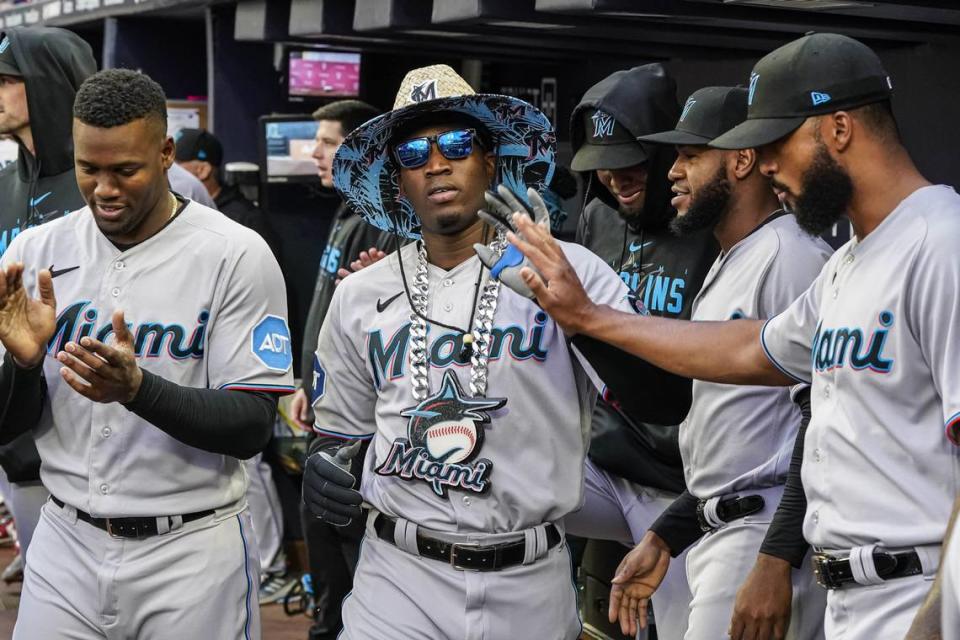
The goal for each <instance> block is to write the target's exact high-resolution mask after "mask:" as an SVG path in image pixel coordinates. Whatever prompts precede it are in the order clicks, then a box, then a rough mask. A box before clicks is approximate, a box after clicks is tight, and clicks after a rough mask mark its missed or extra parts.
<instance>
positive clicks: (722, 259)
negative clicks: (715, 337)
mask: <svg viewBox="0 0 960 640" xmlns="http://www.w3.org/2000/svg"><path fill="white" fill-rule="evenodd" d="M830 253H831V249H830V247H829V246H828V245H827V243H825V242H824V241H823V240H820V239H819V238H814V237H812V236H810V235H808V234H806V233H804V232H803V231H802V230H801V229H800V227H799V226H798V225H797V221H796V218H794V217H793V216H792V215H789V214H785V213H783V212H780V213H775V214H771V218H768V219H767V222H766V223H765V224H763V225H762V226H761V227H759V228H757V229H756V230H754V231H753V233H751V234H750V235H748V236H747V237H745V238H743V239H742V240H741V241H740V242H738V243H737V244H736V245H734V246H733V247H731V248H730V250H729V251H727V252H726V253H722V254H721V255H720V256H718V257H717V259H716V261H715V262H714V264H713V267H711V269H710V271H709V272H708V273H707V277H706V279H705V280H704V282H703V286H702V287H701V289H700V293H699V294H698V295H697V297H696V299H695V300H694V303H693V315H692V319H693V320H695V321H723V320H730V319H734V318H751V319H758V318H772V317H773V316H775V315H777V314H778V313H780V312H781V311H783V310H784V309H786V308H787V307H788V306H790V303H791V302H793V301H794V300H795V299H796V298H797V297H798V296H799V295H800V294H801V293H803V292H804V290H806V289H807V287H809V286H810V283H811V282H813V280H814V279H815V278H816V277H817V274H818V273H819V272H820V270H821V269H822V268H823V265H824V263H825V262H826V261H827V258H829V257H830ZM799 425H800V410H799V408H798V407H797V405H796V404H794V403H793V402H792V401H791V400H790V394H789V393H788V391H787V390H786V389H780V388H776V387H758V386H745V385H744V386H740V385H729V384H717V383H715V382H704V381H702V380H694V382H693V402H692V403H691V406H690V413H688V414H687V418H686V420H684V421H683V423H682V424H681V425H680V454H681V456H682V458H683V471H684V476H685V478H686V481H687V487H688V488H689V489H690V492H691V493H692V494H693V495H695V496H697V497H699V498H710V497H713V496H719V495H723V494H726V493H732V492H735V491H739V490H741V489H754V488H760V487H770V486H774V485H778V484H782V483H783V482H784V480H785V479H786V476H787V470H788V468H789V466H790V456H791V453H792V451H793V443H794V440H796V436H797V427H798V426H799Z"/></svg>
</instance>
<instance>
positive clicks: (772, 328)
mask: <svg viewBox="0 0 960 640" xmlns="http://www.w3.org/2000/svg"><path fill="white" fill-rule="evenodd" d="M891 86H892V85H891V82H890V80H889V77H888V75H887V73H886V72H885V71H884V69H883V67H882V65H881V63H880V61H879V59H878V58H877V56H876V54H874V53H873V51H871V50H870V49H869V48H868V47H866V46H865V45H863V44H861V43H859V42H857V41H856V40H853V39H851V38H848V37H845V36H840V35H835V34H823V33H821V34H813V35H810V36H806V37H804V38H801V39H799V40H796V41H794V42H792V43H790V44H788V45H785V46H784V47H781V48H780V49H777V50H776V51H774V52H772V53H770V54H768V55H767V56H765V57H764V58H762V59H761V60H760V61H759V62H758V63H757V65H756V66H755V67H754V69H753V73H752V74H751V81H750V99H749V102H750V106H749V109H748V116H747V120H746V121H745V122H744V123H743V124H741V125H739V126H737V127H735V128H734V129H732V130H731V131H729V132H727V133H726V134H724V135H722V136H720V137H719V138H718V139H716V140H714V141H713V143H712V144H713V146H716V147H720V148H723V147H728V146H729V147H744V148H755V147H759V151H758V153H759V166H760V169H761V171H762V172H763V173H764V175H766V176H768V177H770V178H771V180H772V183H773V186H774V187H775V189H776V190H777V191H778V192H779V193H780V194H781V197H782V198H783V199H784V200H785V201H786V202H787V204H788V205H789V206H790V208H791V209H793V210H794V212H795V214H796V216H797V221H798V223H799V224H800V225H801V226H802V227H804V228H806V229H807V230H808V231H811V232H814V233H819V232H821V231H823V230H824V229H825V228H828V227H829V226H830V225H832V224H834V223H835V222H836V221H837V220H838V219H839V217H840V216H841V215H842V214H847V215H849V218H850V221H851V224H852V225H853V229H854V232H855V237H854V238H853V239H852V240H851V241H850V242H849V243H847V244H846V245H844V246H843V247H841V248H840V249H839V250H838V251H837V252H836V253H835V254H834V255H833V256H832V257H831V259H830V260H829V261H828V262H827V264H826V265H825V266H824V268H823V270H822V271H821V272H820V275H819V276H818V277H817V279H816V280H815V281H814V282H813V284H812V285H811V286H810V288H809V289H808V290H807V291H806V292H805V293H804V294H803V295H801V296H800V297H799V298H798V299H797V300H796V301H794V303H793V304H791V305H790V307H789V308H788V309H787V310H786V311H784V312H783V313H781V314H780V315H778V316H776V317H774V318H772V319H770V320H769V321H767V322H765V323H764V322H762V321H760V320H748V319H737V320H733V321H728V322H712V323H684V322H681V321H670V320H666V319H662V318H647V317H634V316H630V315H627V314H619V313H617V312H614V311H612V310H610V309H608V308H606V307H604V306H603V305H592V304H591V303H590V301H589V299H588V297H587V296H586V295H585V294H584V293H583V289H582V288H581V287H580V286H579V285H578V284H577V283H576V281H575V279H574V277H573V276H572V273H571V271H570V270H569V269H568V268H567V267H565V265H564V260H563V257H562V256H561V255H560V254H559V253H557V252H556V251H555V250H554V249H553V248H552V247H553V245H552V243H551V241H550V239H549V238H546V237H544V236H543V234H541V233H539V232H538V230H537V229H536V228H533V227H531V226H530V225H527V224H526V223H525V221H524V220H522V219H520V218H518V225H519V227H520V229H521V230H522V231H523V232H524V233H525V234H526V235H527V241H519V243H518V247H519V248H520V249H521V250H523V251H525V252H528V254H529V257H530V259H531V261H532V262H533V264H534V265H535V266H537V267H538V269H539V270H540V272H541V273H542V274H543V278H541V277H539V276H537V275H536V274H535V273H534V272H533V271H532V270H531V269H525V270H523V272H522V275H523V278H524V282H525V283H527V284H529V285H530V286H531V288H532V289H533V291H534V292H535V293H536V294H537V299H538V301H539V302H540V303H541V304H542V305H543V306H544V308H545V309H546V310H547V311H548V312H549V313H551V315H552V316H553V317H554V318H555V319H556V320H557V322H559V323H560V324H561V325H562V326H564V327H565V329H566V330H567V331H568V332H570V333H584V334H586V335H590V336H593V337H595V338H598V339H601V340H604V341H606V342H609V343H611V344H612V345H616V346H618V347H620V348H624V349H627V350H629V351H630V352H632V353H634V354H635V355H638V356H640V357H643V358H646V359H647V360H649V361H651V362H652V363H654V364H658V365H660V366H663V367H665V368H668V369H670V370H672V371H675V372H676V373H680V374H684V375H690V376H693V377H695V378H700V379H705V380H712V381H715V382H725V383H737V384H744V383H750V384H769V385H788V384H792V383H794V382H796V381H802V382H807V383H812V388H811V396H812V403H811V404H812V417H811V420H810V424H809V427H808V429H807V434H806V441H805V445H804V459H803V469H802V477H803V486H804V491H805V494H806V497H807V512H806V518H805V520H804V537H805V538H806V539H807V540H808V541H809V542H810V543H811V544H812V545H813V546H814V549H815V551H816V553H815V556H814V567H815V570H816V572H817V575H818V581H819V582H820V583H821V584H822V585H823V586H824V587H825V588H827V589H828V594H827V613H826V624H825V632H826V636H827V637H828V638H844V640H847V639H859V638H864V639H866V638H870V639H872V638H898V637H902V636H903V635H904V634H905V633H906V632H907V628H908V627H909V626H910V621H911V620H912V619H913V616H914V614H915V613H916V611H917V608H918V606H919V605H920V602H921V601H922V600H923V597H924V595H925V594H926V592H927V590H928V589H929V588H930V582H931V580H932V578H933V575H934V572H935V570H936V567H937V563H938V560H939V555H940V547H941V543H942V542H943V539H944V534H945V529H946V525H947V520H948V517H949V515H950V509H951V505H952V503H953V499H954V496H955V494H956V491H957V477H958V475H957V472H958V459H957V452H956V449H955V448H954V446H953V445H952V444H951V442H950V441H949V440H948V439H947V437H946V436H945V435H944V429H946V431H947V433H952V432H953V431H954V430H955V428H956V427H957V425H958V423H960V397H958V395H957V389H958V388H960V385H958V381H957V379H956V376H957V375H958V373H957V371H958V370H957V367H956V360H957V357H958V356H960V334H958V333H957V327H960V309H958V306H957V301H956V296H955V293H956V290H957V287H958V284H960V283H958V277H960V255H958V253H957V252H956V246H957V242H958V240H960V198H958V196H957V194H956V193H955V192H954V191H953V189H952V188H950V187H946V186H936V185H931V184H930V183H929V182H928V181H927V180H926V179H925V178H924V177H923V176H922V175H921V174H920V173H919V171H918V170H917V168H916V166H915V165H914V164H913V161H912V160H911V158H910V156H909V154H908V152H907V151H906V149H905V147H904V146H903V143H902V142H901V140H900V137H899V133H898V130H897V126H896V121H895V119H894V117H893V113H892V111H891V108H890V99H891V95H892V89H891ZM531 243H532V244H531ZM544 281H546V283H547V284H544ZM617 581H618V583H620V584H621V585H624V586H625V594H626V596H625V597H626V598H627V605H626V606H627V608H631V607H632V606H635V605H637V604H639V601H638V600H635V595H636V594H642V592H643V591H644V588H642V587H640V585H638V584H637V583H635V582H633V581H631V580H630V579H629V578H628V577H626V576H622V577H620V578H618V579H617Z"/></svg>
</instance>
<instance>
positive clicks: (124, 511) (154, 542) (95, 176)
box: [0, 69, 292, 640]
mask: <svg viewBox="0 0 960 640" xmlns="http://www.w3.org/2000/svg"><path fill="white" fill-rule="evenodd" d="M165 105H166V103H165V97H164V95H163V91H162V89H161V88H160V87H159V85H157V84H156V83H155V82H153V81H152V80H150V79H149V78H148V77H147V76H145V75H143V74H140V73H137V72H134V71H129V70H120V69H114V70H108V71H102V72H100V73H97V74H94V75H93V76H91V77H90V78H89V79H87V80H86V81H85V82H84V84H83V85H82V86H81V87H80V90H79V91H78V93H77V99H76V103H75V105H74V130H73V135H74V148H75V153H76V164H77V183H78V186H79V188H80V192H81V193H82V194H83V196H84V199H85V200H86V201H87V203H88V206H87V207H85V208H84V209H81V210H80V211H77V212H74V213H73V214H71V215H69V216H66V217H64V218H61V219H59V220H56V221H53V222H49V223H47V224H45V225H42V226H40V227H36V228H33V229H28V230H26V231H24V232H23V233H21V234H20V235H19V236H18V237H17V238H16V240H15V241H14V242H13V244H12V245H11V246H10V248H9V250H8V251H7V253H6V254H5V255H4V262H3V265H4V266H3V278H2V279H0V343H2V345H3V351H4V352H5V355H4V361H3V367H2V370H0V378H2V379H0V392H3V391H6V393H8V394H11V395H12V396H14V397H16V398H17V402H15V403H13V404H12V405H10V410H9V411H8V412H7V413H6V415H5V416H0V439H3V440H6V439H9V438H11V437H15V436H16V435H17V434H18V433H20V432H23V431H24V430H27V429H31V430H32V431H33V433H34V434H35V435H36V440H37V447H38V449H39V451H40V456H41V459H42V462H43V465H42V471H41V473H42V479H43V483H44V485H45V486H46V487H47V488H48V489H49V490H50V493H51V499H50V502H48V503H47V504H46V505H45V507H44V509H43V513H42V515H41V520H40V524H39V525H38V527H37V531H36V533H35V535H34V539H33V543H32V545H31V547H30V551H29V561H28V563H27V570H26V575H25V581H24V586H23V595H22V599H21V601H20V609H19V615H18V618H17V625H16V628H15V630H14V638H17V639H24V640H26V639H34V638H52V637H71V638H91V639H92V638H115V637H123V638H148V639H149V638H169V637H170V634H171V633H173V630H176V632H175V633H176V635H177V636H178V637H184V638H197V639H200V638H203V639H208V638H230V639H234V638H251V637H259V613H258V607H257V600H256V594H257V585H258V576H257V573H258V571H257V568H258V566H259V559H258V558H257V553H256V544H255V541H254V540H253V539H251V537H250V534H251V524H250V518H249V516H248V514H247V512H246V509H245V504H244V492H245V489H246V477H245V475H244V473H243V467H242V465H241V462H240V458H248V457H250V456H252V455H253V454H255V453H257V452H258V451H259V450H260V449H262V447H263V446H264V445H265V443H266V442H267V440H268V438H269V436H270V433H271V428H272V424H273V419H274V415H275V410H276V395H275V394H276V393H277V392H290V391H292V377H291V375H290V367H291V364H292V354H291V351H290V342H289V331H288V329H287V323H286V320H285V318H284V314H285V312H286V310H285V300H284V297H283V286H282V280H281V276H280V271H279V267H278V266H277V263H276V260H275V259H274V257H273V255H272V254H271V253H270V250H269V248H268V247H267V245H266V243H264V242H263V240H262V239H261V238H260V237H259V236H258V235H257V234H256V233H255V232H253V231H250V230H248V229H246V228H245V227H242V226H240V225H238V224H236V223H234V222H232V221H230V220H229V219H228V218H226V217H225V216H223V215H222V214H220V213H218V212H215V211H213V210H211V209H208V208H206V207H203V206H201V205H198V204H196V203H194V202H191V201H188V200H184V199H182V198H181V197H178V196H175V195H174V194H172V193H171V192H170V191H169V188H168V185H167V181H166V170H167V168H168V167H169V166H170V164H171V163H172V162H173V154H174V145H173V140H172V139H171V138H169V137H167V136H166V125H167V123H166V106H165ZM201 593H202V594H203V596H202V600H203V603H202V606H198V601H197V598H198V594H201Z"/></svg>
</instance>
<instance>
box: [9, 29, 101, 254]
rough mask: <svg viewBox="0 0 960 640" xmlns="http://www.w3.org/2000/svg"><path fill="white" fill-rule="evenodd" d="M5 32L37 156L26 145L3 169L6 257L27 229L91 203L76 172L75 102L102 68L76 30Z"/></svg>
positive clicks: (12, 30)
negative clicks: (24, 95) (21, 83)
mask: <svg viewBox="0 0 960 640" xmlns="http://www.w3.org/2000/svg"><path fill="white" fill-rule="evenodd" d="M3 35H4V36H6V37H7V38H9V40H10V47H11V50H12V51H13V56H14V59H15V60H16V63H17V67H18V68H19V69H20V72H21V74H22V75H23V79H24V82H25V84H26V93H27V109H28V111H29V114H30V131H31V132H32V133H33V144H34V149H35V151H36V155H34V154H32V153H30V152H29V151H28V150H27V149H26V148H25V147H24V146H23V145H22V144H21V145H20V153H19V157H18V158H17V162H15V163H11V164H9V165H7V166H6V167H4V169H3V170H2V171H0V255H2V254H3V253H4V252H5V251H6V249H7V247H8V246H10V242H11V241H12V240H13V238H14V237H15V236H16V235H17V234H18V233H20V232H21V231H22V230H24V229H26V228H28V227H33V226H36V225H38V224H42V223H43V222H47V221H48V220H53V219H55V218H59V217H60V216H63V215H64V214H66V213H68V212H70V211H75V210H77V209H80V208H82V207H83V206H85V204H86V203H85V202H84V201H83V198H82V197H81V196H80V190H79V189H78V188H77V178H76V175H75V174H74V171H73V100H74V97H75V96H76V93H77V89H78V88H79V87H80V84H81V83H82V82H83V81H84V80H85V79H86V78H87V77H88V76H90V75H92V74H93V73H94V72H96V70H97V68H96V66H97V64H96V60H95V59H94V57H93V51H92V50H91V49H90V45H88V44H87V43H86V42H85V41H84V40H83V39H82V38H80V36H78V35H76V34H75V33H73V32H71V31H66V30H64V29H55V28H49V27H27V28H13V29H7V30H6V31H5V32H4V34H3ZM18 142H19V141H18Z"/></svg>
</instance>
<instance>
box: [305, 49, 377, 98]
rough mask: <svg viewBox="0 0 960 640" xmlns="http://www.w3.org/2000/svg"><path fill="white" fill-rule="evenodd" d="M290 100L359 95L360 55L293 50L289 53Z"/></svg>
mask: <svg viewBox="0 0 960 640" xmlns="http://www.w3.org/2000/svg"><path fill="white" fill-rule="evenodd" d="M287 56H288V57H287V61H288V65H287V91H288V94H289V97H290V99H291V100H304V99H307V98H346V97H356V96H358V95H360V54H359V53H345V52H339V51H317V50H314V49H291V50H290V51H289V52H288V54H287Z"/></svg>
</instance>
